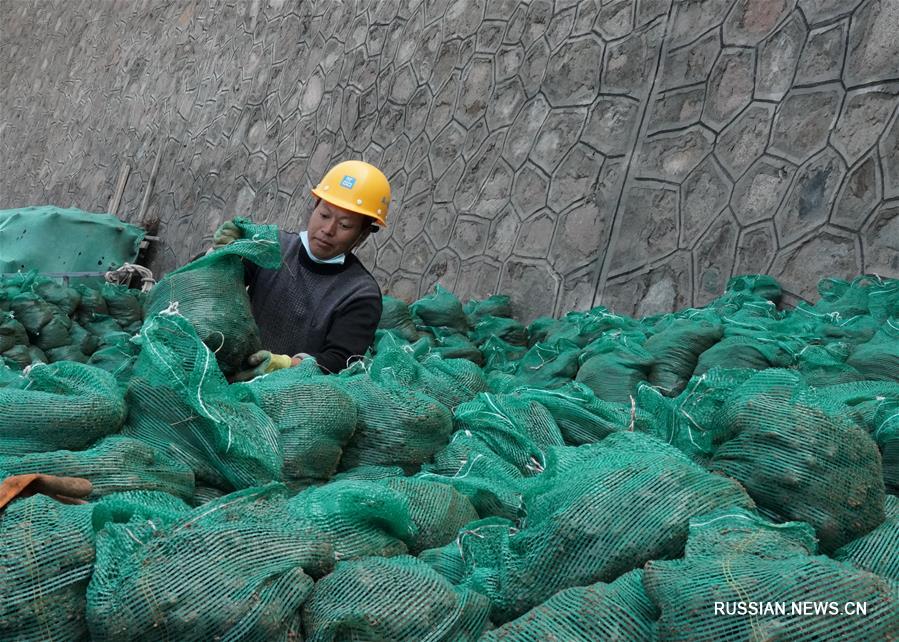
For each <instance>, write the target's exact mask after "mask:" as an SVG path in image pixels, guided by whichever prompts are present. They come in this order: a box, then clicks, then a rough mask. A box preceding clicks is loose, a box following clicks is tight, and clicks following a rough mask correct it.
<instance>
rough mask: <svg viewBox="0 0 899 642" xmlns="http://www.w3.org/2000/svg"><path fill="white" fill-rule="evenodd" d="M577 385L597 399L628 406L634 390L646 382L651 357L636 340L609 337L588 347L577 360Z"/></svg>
mask: <svg viewBox="0 0 899 642" xmlns="http://www.w3.org/2000/svg"><path fill="white" fill-rule="evenodd" d="M579 360H580V367H579V368H578V371H577V381H578V383H581V384H583V385H585V386H587V387H588V388H590V389H591V390H592V391H593V392H594V394H596V396H597V397H599V398H600V399H602V400H604V401H611V402H615V403H630V400H631V397H633V396H634V395H635V394H636V391H637V386H638V385H639V384H640V383H641V382H643V381H648V380H649V373H650V372H651V371H652V365H653V362H654V359H653V356H652V355H651V354H650V353H649V352H648V351H647V350H646V349H645V348H643V346H642V345H640V343H639V338H638V337H637V336H633V335H631V336H628V335H623V334H621V335H608V336H603V337H600V338H599V339H597V340H595V341H593V342H592V343H590V344H589V345H588V346H587V347H586V348H584V351H583V352H582V353H581V355H580V357H579Z"/></svg>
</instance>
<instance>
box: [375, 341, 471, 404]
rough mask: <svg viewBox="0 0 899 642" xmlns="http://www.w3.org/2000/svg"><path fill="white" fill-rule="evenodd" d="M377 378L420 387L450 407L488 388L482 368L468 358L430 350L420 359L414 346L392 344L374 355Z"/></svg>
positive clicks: (404, 385)
mask: <svg viewBox="0 0 899 642" xmlns="http://www.w3.org/2000/svg"><path fill="white" fill-rule="evenodd" d="M369 373H370V375H371V378H372V379H373V380H374V381H377V382H379V383H383V384H385V385H388V386H392V387H406V388H410V389H413V390H418V391H420V392H423V393H424V394H426V395H428V396H429V397H432V398H434V399H436V400H437V401H439V402H440V403H442V404H443V405H444V406H446V407H447V408H449V409H452V408H455V407H456V406H457V405H459V404H460V403H462V402H463V401H468V400H469V399H471V398H472V397H474V396H475V395H476V394H477V393H479V392H484V391H485V390H486V389H487V382H486V381H485V380H484V375H483V374H482V372H481V369H480V368H478V367H477V366H476V365H475V364H474V363H472V362H471V361H468V360H467V359H444V358H443V357H441V356H439V355H437V354H426V355H424V356H423V357H422V359H421V360H417V359H416V358H415V357H414V356H413V353H412V351H411V350H407V349H402V348H389V349H386V350H383V351H381V352H379V353H378V354H377V355H375V357H374V359H372V362H371V366H370V368H369Z"/></svg>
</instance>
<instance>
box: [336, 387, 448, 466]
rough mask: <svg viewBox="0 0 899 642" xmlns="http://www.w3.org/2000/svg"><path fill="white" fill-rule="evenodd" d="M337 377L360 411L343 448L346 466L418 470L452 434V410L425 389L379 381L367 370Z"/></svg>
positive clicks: (344, 464)
mask: <svg viewBox="0 0 899 642" xmlns="http://www.w3.org/2000/svg"><path fill="white" fill-rule="evenodd" d="M336 382H338V383H339V385H340V386H341V387H342V388H343V389H344V390H345V391H346V392H347V393H348V394H349V395H350V397H352V398H353V401H354V402H355V404H356V410H357V421H356V430H355V432H354V433H353V437H352V438H351V439H350V442H349V443H348V444H347V446H346V448H345V449H344V453H343V457H342V458H341V463H340V469H341V470H348V469H350V468H354V467H356V466H365V465H375V466H377V465H397V466H401V467H403V469H405V470H407V471H413V470H416V469H418V467H419V466H420V465H421V464H422V463H423V462H425V461H427V460H428V459H430V458H431V456H432V455H433V454H434V453H435V452H436V451H437V450H438V449H439V448H440V447H441V446H443V445H444V444H445V443H446V441H447V439H448V438H449V434H450V432H451V431H452V415H451V414H450V411H449V410H448V409H447V407H446V406H444V405H443V404H441V403H440V402H439V401H437V400H435V399H433V398H431V397H429V396H427V395H425V394H424V393H421V392H418V391H416V390H410V389H408V388H405V387H403V386H399V385H392V384H387V383H384V382H382V383H377V382H375V381H373V380H372V379H371V378H370V377H369V376H368V375H366V374H363V375H346V376H344V375H341V376H340V378H339V379H337V380H336Z"/></svg>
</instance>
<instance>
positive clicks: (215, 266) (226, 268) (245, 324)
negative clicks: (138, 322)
mask: <svg viewBox="0 0 899 642" xmlns="http://www.w3.org/2000/svg"><path fill="white" fill-rule="evenodd" d="M234 223H235V224H236V225H237V226H238V227H239V228H240V229H241V231H242V232H243V238H241V239H238V240H237V241H234V242H233V243H230V244H228V245H226V246H224V247H221V248H218V249H216V250H214V251H213V252H212V253H210V254H207V255H206V256H203V257H201V258H199V259H197V260H196V261H193V262H191V263H189V264H187V265H185V266H184V267H182V268H180V269H178V270H175V271H174V272H170V273H169V274H168V275H166V276H165V278H163V279H162V280H161V281H160V282H159V283H157V284H156V286H155V287H154V288H153V290H151V291H150V293H149V294H148V295H147V301H146V309H145V317H147V318H149V317H150V316H152V315H154V314H158V313H159V312H162V311H164V310H166V309H168V308H169V307H170V306H172V305H173V304H177V309H178V312H179V314H181V315H183V316H184V317H186V318H187V319H188V320H190V322H191V324H192V325H193V326H194V328H195V329H196V331H197V334H199V336H200V338H201V339H202V340H203V343H205V344H206V346H207V347H209V349H210V350H212V351H213V352H214V353H215V356H216V359H217V360H218V362H219V366H220V367H221V369H222V372H224V373H225V374H226V375H231V374H234V373H235V372H237V371H238V370H240V369H241V368H242V367H243V364H244V362H245V361H246V358H247V357H248V356H249V355H251V354H253V353H254V352H256V351H258V350H260V349H261V348H262V345H261V342H260V339H259V328H258V327H257V326H256V322H255V320H254V319H253V312H252V310H251V308H250V298H249V296H248V295H247V291H246V285H245V284H244V266H243V261H244V260H246V261H251V262H253V263H255V264H256V265H259V266H260V267H264V268H270V269H274V268H277V267H278V266H279V265H280V263H281V246H280V244H279V242H278V230H277V227H275V226H274V225H254V224H253V223H251V222H250V221H249V220H247V219H243V218H236V219H234Z"/></svg>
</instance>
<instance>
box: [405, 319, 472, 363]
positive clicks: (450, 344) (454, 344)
mask: <svg viewBox="0 0 899 642" xmlns="http://www.w3.org/2000/svg"><path fill="white" fill-rule="evenodd" d="M420 329H421V330H423V331H424V332H426V333H428V334H429V335H430V336H432V337H433V346H431V348H430V352H431V353H432V354H435V355H438V356H441V357H443V358H444V359H468V360H469V361H471V362H472V363H476V364H477V365H479V366H482V365H484V355H483V353H482V352H481V351H480V350H479V349H478V347H477V346H476V345H475V344H474V343H472V342H471V339H469V338H468V335H466V334H464V333H462V332H457V331H456V330H453V329H447V328H440V327H436V326H434V327H428V326H421V327H420Z"/></svg>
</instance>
